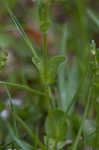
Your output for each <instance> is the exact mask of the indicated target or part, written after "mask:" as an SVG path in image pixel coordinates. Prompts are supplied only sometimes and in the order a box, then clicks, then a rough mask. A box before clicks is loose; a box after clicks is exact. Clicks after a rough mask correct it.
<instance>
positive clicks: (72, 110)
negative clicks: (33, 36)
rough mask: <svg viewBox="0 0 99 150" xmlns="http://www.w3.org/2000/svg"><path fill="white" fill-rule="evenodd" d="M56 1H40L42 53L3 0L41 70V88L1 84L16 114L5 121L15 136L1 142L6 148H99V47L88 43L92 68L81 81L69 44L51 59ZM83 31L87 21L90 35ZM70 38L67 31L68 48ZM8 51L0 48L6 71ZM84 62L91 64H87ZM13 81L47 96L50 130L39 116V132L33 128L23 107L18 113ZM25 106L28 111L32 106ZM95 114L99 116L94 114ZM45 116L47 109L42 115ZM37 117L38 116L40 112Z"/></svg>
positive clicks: (50, 149)
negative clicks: (69, 54)
mask: <svg viewBox="0 0 99 150" xmlns="http://www.w3.org/2000/svg"><path fill="white" fill-rule="evenodd" d="M54 2H59V0H56V1H52V0H38V1H37V7H38V15H39V22H40V26H39V28H40V31H41V32H42V34H43V48H42V54H41V55H42V56H41V57H40V56H39V55H38V53H37V51H36V50H35V49H34V47H33V45H32V43H31V41H30V39H29V38H28V36H27V34H26V33H25V32H24V29H23V27H22V26H21V25H20V23H19V21H18V19H17V18H16V17H15V15H14V14H13V12H12V10H11V9H10V7H9V5H8V3H7V1H6V0H2V3H3V4H4V7H5V8H6V9H7V11H8V13H9V16H10V17H11V19H12V21H13V23H14V24H15V25H16V27H17V29H18V31H19V32H20V34H21V36H22V38H23V40H24V42H25V43H26V44H27V46H28V49H29V50H30V52H31V54H32V56H31V64H33V65H34V66H35V68H36V70H37V72H38V74H39V79H40V82H39V83H40V87H41V90H36V89H34V88H30V87H29V86H27V85H26V84H24V85H21V84H17V83H13V82H4V81H0V84H2V85H4V86H5V89H6V92H7V95H8V98H9V108H10V114H11V120H10V121H11V123H12V126H11V123H9V121H7V120H2V122H3V123H5V125H6V128H7V131H8V132H9V136H10V137H12V138H11V141H10V142H9V143H7V144H4V145H3V146H1V147H0V148H1V150H3V149H5V148H9V147H10V148H12V149H14V148H15V149H17V150H19V149H20V148H21V149H22V150H39V149H40V150H77V149H79V150H82V148H84V150H87V149H88V148H90V149H94V148H95V149H96V148H99V142H98V141H99V133H98V131H99V129H98V128H99V110H98V107H99V98H98V88H99V79H98V78H99V77H98V75H99V52H98V49H97V48H96V45H95V42H94V41H92V43H91V44H90V46H89V47H88V53H89V57H88V63H87V65H86V66H87V67H85V68H86V70H85V72H84V73H85V75H83V79H82V80H81V82H80V83H79V82H78V79H79V73H78V65H77V61H76V59H75V61H74V62H72V65H69V64H68V61H69V60H68V58H67V57H65V53H64V49H63V55H58V56H53V57H52V58H48V54H47V34H48V30H49V29H50V28H51V22H50V19H49V8H50V7H51V5H52V4H53V3H54ZM61 2H62V3H63V2H65V1H63V0H62V1H61ZM79 4H80V3H79ZM81 4H82V3H81ZM81 4H80V5H81ZM80 7H81V6H80ZM79 13H80V15H82V16H83V14H82V10H81V9H79ZM82 18H83V17H82ZM82 18H80V19H82ZM80 22H81V23H82V20H80ZM83 31H84V32H85V30H84V26H83V25H82V35H86V34H85V33H83ZM82 39H83V40H85V39H86V38H85V39H84V37H83V38H82ZM65 41H66V36H63V41H62V48H64V47H65ZM83 43H84V44H85V45H84V46H83V48H84V53H85V50H87V48H86V47H87V46H86V41H84V42H83ZM88 53H87V54H88ZM7 56H8V54H7V52H6V51H3V52H2V53H0V71H2V69H3V68H4V66H5V65H6V63H7ZM82 60H85V59H82ZM83 64H84V65H85V63H83ZM79 66H80V65H79ZM57 77H58V78H57ZM56 79H57V80H58V83H59V91H60V96H59V95H58V94H57V93H58V92H57V89H54V90H56V91H55V94H56V95H53V93H52V91H53V88H52V85H54V84H56V81H57V80H56ZM8 86H12V87H16V88H20V89H23V90H26V91H27V92H28V93H31V95H32V94H34V95H36V96H38V97H39V99H40V100H43V105H44V106H45V108H44V111H45V114H44V115H45V116H46V117H45V116H44V117H45V118H44V120H43V119H42V120H43V125H42V126H43V132H44V133H41V128H40V127H39V125H38V124H40V123H38V120H39V119H38V120H37V122H36V125H37V128H35V129H36V131H35V130H33V129H32V126H33V125H32V123H31V126H30V127H29V126H28V125H27V123H25V121H24V119H21V117H22V115H23V112H22V113H21V115H19V114H18V110H17V108H16V106H15V105H14V104H13V102H12V95H11V93H10V92H9V89H8ZM85 88H86V89H85ZM57 95H58V96H57ZM55 96H56V97H55ZM76 100H79V101H80V100H81V101H83V102H84V109H82V111H83V116H82V118H81V116H80V115H79V114H80V113H79V112H78V113H77V110H78V109H77V107H76V105H75V104H76ZM93 100H94V101H93ZM31 105H32V104H31ZM89 106H90V107H89ZM89 108H90V110H89ZM0 109H1V107H0ZM25 110H27V108H26V109H25ZM25 110H24V114H25ZM88 110H89V111H88ZM28 111H34V110H31V106H29V110H28ZM36 111H37V110H36ZM36 111H35V112H36ZM94 113H96V114H97V115H95V116H94ZM25 115H26V114H25ZM20 116H21V117H20ZM42 116H43V115H42V114H41V118H42ZM28 117H30V116H28ZM33 117H34V118H36V116H33ZM93 119H94V120H96V122H95V121H92V120H93ZM0 121H1V120H0ZM21 128H22V130H23V128H24V130H23V131H25V132H26V135H27V137H25V138H26V140H25V138H24V135H23V134H20V129H21ZM9 136H8V139H9ZM27 141H28V142H27Z"/></svg>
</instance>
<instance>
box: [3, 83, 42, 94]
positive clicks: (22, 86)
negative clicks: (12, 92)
mask: <svg viewBox="0 0 99 150" xmlns="http://www.w3.org/2000/svg"><path fill="white" fill-rule="evenodd" d="M0 84H1V85H8V86H12V87H16V88H20V89H24V90H26V91H28V92H30V93H33V94H37V95H44V93H43V92H40V91H38V90H35V89H32V88H30V87H28V86H26V85H20V84H17V83H11V82H4V81H0Z"/></svg>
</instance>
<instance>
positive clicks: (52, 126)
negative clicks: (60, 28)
mask: <svg viewBox="0 0 99 150" xmlns="http://www.w3.org/2000/svg"><path fill="white" fill-rule="evenodd" d="M43 40H44V41H43V42H44V43H43V46H44V47H43V69H44V91H45V102H46V105H47V109H48V116H49V121H50V127H51V128H52V132H53V136H54V137H56V133H55V127H54V121H53V114H52V110H51V104H50V96H49V85H48V83H47V81H48V67H47V33H46V32H44V33H43Z"/></svg>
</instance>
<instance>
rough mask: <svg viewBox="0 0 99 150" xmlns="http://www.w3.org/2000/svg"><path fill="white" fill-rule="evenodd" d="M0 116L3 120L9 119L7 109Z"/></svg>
mask: <svg viewBox="0 0 99 150" xmlns="http://www.w3.org/2000/svg"><path fill="white" fill-rule="evenodd" d="M0 116H1V117H2V118H3V119H7V118H8V111H7V110H6V109H4V110H3V111H2V112H1V113H0Z"/></svg>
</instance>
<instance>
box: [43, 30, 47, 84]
mask: <svg viewBox="0 0 99 150" xmlns="http://www.w3.org/2000/svg"><path fill="white" fill-rule="evenodd" d="M43 38H44V43H43V46H44V48H43V66H44V82H45V84H46V82H47V33H46V32H44V33H43Z"/></svg>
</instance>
